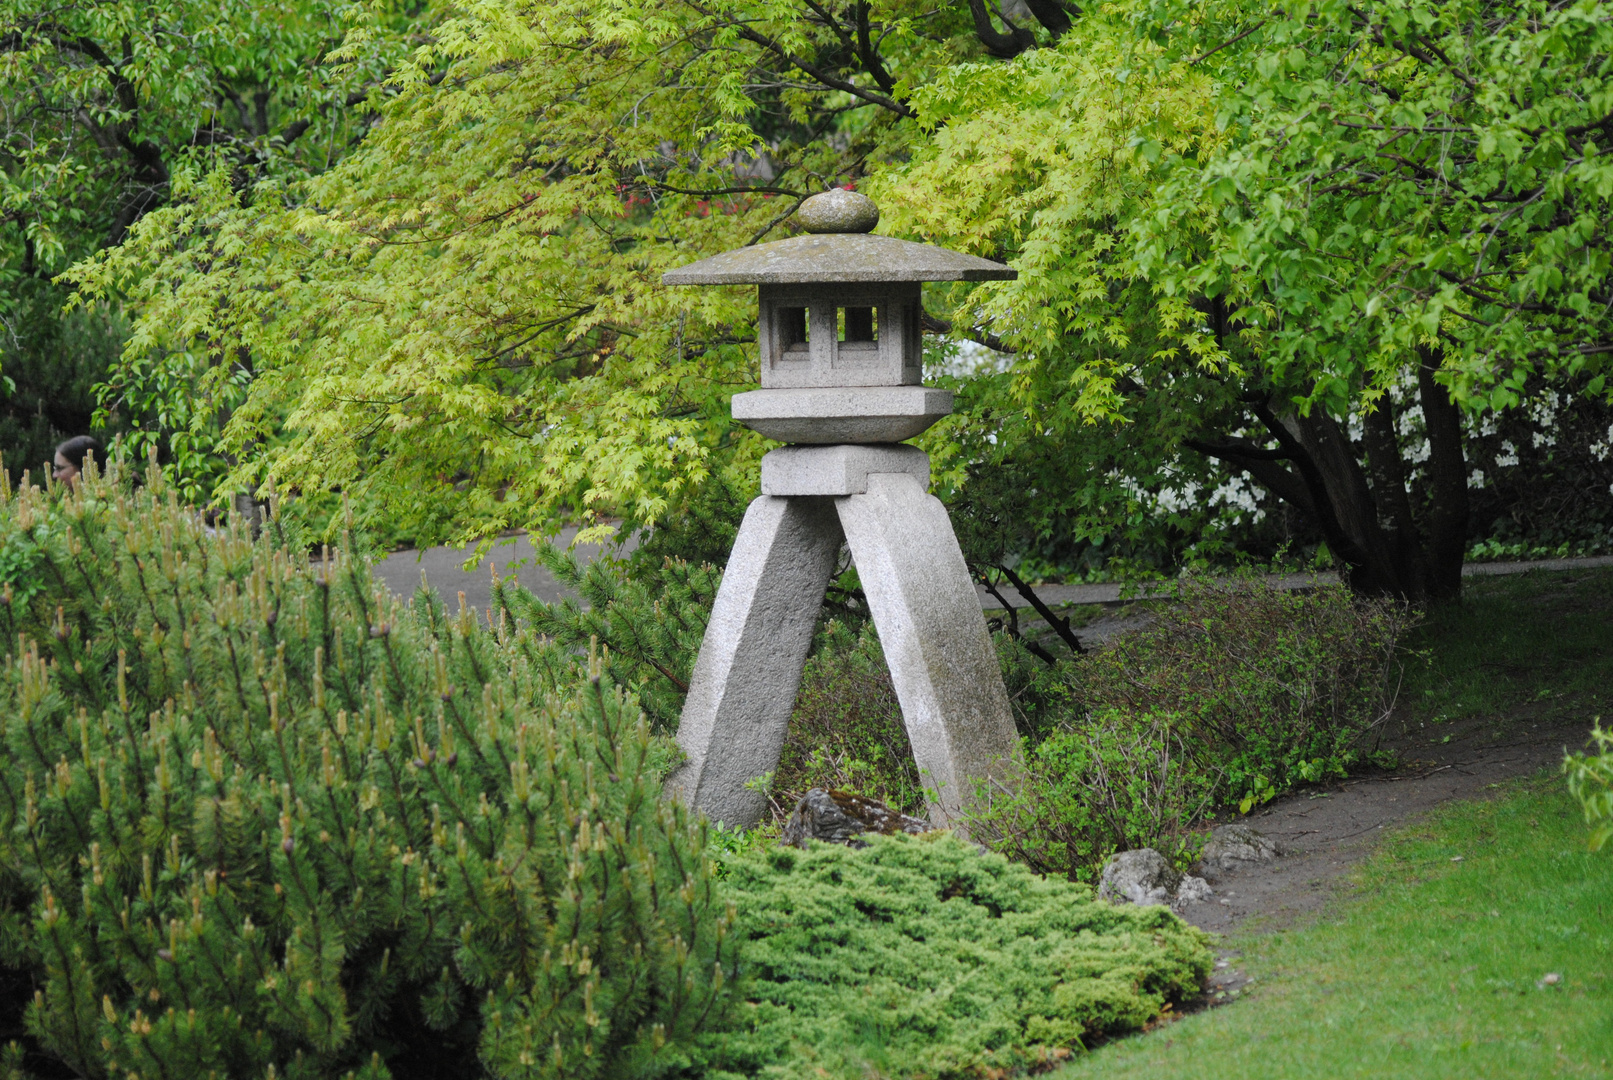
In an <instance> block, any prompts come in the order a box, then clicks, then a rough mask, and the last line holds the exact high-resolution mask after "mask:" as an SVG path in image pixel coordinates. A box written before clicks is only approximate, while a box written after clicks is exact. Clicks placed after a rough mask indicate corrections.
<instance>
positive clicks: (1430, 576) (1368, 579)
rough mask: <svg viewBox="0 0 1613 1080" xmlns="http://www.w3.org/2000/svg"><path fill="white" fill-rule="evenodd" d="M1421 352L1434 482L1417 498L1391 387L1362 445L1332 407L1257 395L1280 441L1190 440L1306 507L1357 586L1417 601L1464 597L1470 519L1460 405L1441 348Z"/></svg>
mask: <svg viewBox="0 0 1613 1080" xmlns="http://www.w3.org/2000/svg"><path fill="white" fill-rule="evenodd" d="M1417 359H1418V365H1417V387H1418V397H1419V401H1420V403H1421V405H1422V410H1423V416H1424V418H1425V420H1426V421H1427V430H1428V446H1429V454H1428V463H1427V467H1426V476H1427V483H1426V486H1425V487H1424V489H1423V490H1421V491H1419V492H1418V493H1417V494H1418V495H1419V496H1421V497H1420V498H1418V499H1416V500H1414V499H1413V493H1412V491H1411V487H1410V483H1409V478H1408V475H1407V470H1406V464H1405V461H1404V459H1403V458H1402V457H1401V454H1400V446H1399V442H1398V440H1397V437H1396V430H1395V414H1394V404H1393V402H1392V401H1391V400H1390V398H1389V397H1388V395H1385V396H1384V397H1383V398H1382V399H1381V400H1380V401H1379V402H1378V403H1377V406H1376V408H1375V409H1374V410H1373V411H1372V412H1371V413H1369V414H1367V416H1366V417H1365V423H1364V430H1363V438H1362V448H1361V450H1358V449H1357V448H1356V447H1355V445H1353V444H1352V443H1351V441H1350V439H1349V437H1348V435H1347V434H1346V433H1345V431H1344V429H1343V428H1342V427H1341V426H1340V425H1339V422H1338V421H1337V420H1335V419H1334V418H1333V417H1332V416H1329V415H1328V414H1326V413H1325V412H1322V411H1320V410H1313V411H1312V412H1311V414H1310V415H1308V416H1301V415H1299V414H1297V413H1286V414H1282V415H1279V414H1278V413H1277V412H1276V411H1275V410H1276V408H1277V407H1279V406H1277V404H1276V403H1275V402H1269V401H1265V400H1260V399H1257V398H1250V399H1246V400H1248V402H1249V407H1250V411H1251V412H1252V413H1253V414H1254V416H1255V417H1256V418H1257V419H1258V420H1259V421H1260V423H1261V424H1262V425H1263V426H1264V427H1265V429H1266V431H1267V432H1268V433H1269V435H1270V436H1271V438H1272V440H1274V441H1275V442H1276V443H1277V444H1278V446H1277V449H1274V450H1273V449H1267V448H1265V447H1261V446H1259V445H1257V444H1255V443H1252V442H1249V441H1248V440H1244V439H1231V440H1222V441H1209V440H1201V439H1191V440H1188V442H1187V445H1188V446H1189V447H1190V448H1192V449H1194V450H1198V451H1199V452H1200V453H1204V454H1207V455H1209V456H1211V457H1216V458H1220V459H1221V460H1223V461H1226V462H1227V463H1228V464H1230V465H1233V466H1235V467H1237V468H1239V469H1242V470H1243V471H1244V472H1245V473H1247V474H1248V475H1249V476H1250V477H1251V478H1252V479H1254V480H1255V481H1256V482H1258V483H1260V484H1261V485H1263V486H1264V487H1265V488H1266V489H1267V490H1269V491H1270V492H1271V493H1272V494H1273V495H1276V496H1277V497H1278V498H1279V499H1282V500H1283V501H1284V502H1286V503H1288V504H1289V505H1291V506H1293V507H1295V508H1296V509H1297V510H1299V511H1300V512H1301V513H1302V514H1304V515H1305V517H1307V518H1308V519H1309V520H1310V521H1312V522H1313V523H1314V524H1315V526H1316V527H1317V529H1318V530H1319V531H1320V532H1321V534H1322V537H1323V539H1324V540H1326V542H1327V546H1328V549H1329V550H1330V551H1331V552H1332V553H1333V556H1334V558H1335V559H1336V560H1337V561H1338V563H1339V567H1340V571H1341V574H1342V576H1343V578H1344V580H1345V581H1346V582H1347V583H1348V584H1349V586H1350V588H1351V589H1353V590H1354V591H1356V592H1358V593H1362V594H1364V595H1370V596H1393V597H1397V598H1399V599H1402V600H1406V601H1409V602H1412V603H1425V602H1441V601H1447V600H1455V599H1458V598H1460V596H1461V594H1462V558H1463V554H1464V552H1465V551H1466V548H1467V526H1468V495H1467V463H1466V458H1465V456H1464V454H1463V450H1462V418H1461V412H1460V410H1459V409H1458V407H1457V405H1456V403H1455V402H1454V401H1452V400H1451V396H1450V394H1449V392H1448V391H1446V389H1445V388H1444V387H1443V386H1440V385H1439V383H1438V382H1436V381H1435V378H1434V376H1435V373H1436V372H1437V371H1438V370H1439V366H1440V363H1441V362H1442V359H1443V357H1442V355H1441V354H1440V353H1439V352H1438V351H1435V350H1425V351H1420V352H1419V354H1418V358H1417ZM1362 450H1364V455H1363V453H1362ZM1363 456H1364V457H1365V464H1364V465H1363V461H1362V458H1363ZM1419 510H1420V512H1419Z"/></svg>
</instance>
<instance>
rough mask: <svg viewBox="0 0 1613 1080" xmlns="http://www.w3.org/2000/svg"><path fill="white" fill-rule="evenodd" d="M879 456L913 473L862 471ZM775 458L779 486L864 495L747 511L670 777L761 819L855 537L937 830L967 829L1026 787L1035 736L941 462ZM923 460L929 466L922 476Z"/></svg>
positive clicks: (842, 455) (714, 807) (716, 804)
mask: <svg viewBox="0 0 1613 1080" xmlns="http://www.w3.org/2000/svg"><path fill="white" fill-rule="evenodd" d="M868 451H874V452H875V453H876V454H877V453H879V452H884V453H886V454H887V456H888V460H887V462H886V464H887V465H900V466H902V468H901V469H900V471H895V470H893V471H888V472H880V471H868V470H863V469H859V468H858V461H859V455H862V456H861V461H862V462H863V463H868V462H870V461H873V458H872V456H871V455H869V454H867V452H868ZM773 453H774V454H780V455H784V457H783V458H782V459H781V461H780V462H779V463H776V464H775V465H774V467H773V468H772V469H771V470H770V469H769V465H768V459H767V458H764V459H763V476H764V477H766V476H768V475H769V474H770V472H771V474H772V475H773V476H774V477H775V479H777V478H778V477H785V478H786V479H789V480H792V481H793V482H796V483H797V485H798V486H801V487H814V488H825V489H826V488H845V489H848V491H847V493H845V494H837V495H830V494H790V495H762V496H761V497H760V498H758V499H756V500H755V501H754V502H753V503H751V505H750V508H749V509H748V510H747V511H746V513H745V520H744V523H743V524H742V525H741V526H740V530H739V535H738V538H737V539H736V540H735V542H734V550H733V554H732V556H731V557H730V559H729V563H728V569H727V571H726V572H725V573H724V575H723V581H722V586H721V588H720V589H719V590H718V593H717V600H716V604H715V606H714V607H713V609H712V613H711V622H710V623H709V624H708V625H707V627H706V636H705V640H704V642H703V643H702V645H701V648H700V658H699V660H698V661H697V662H696V664H695V670H694V676H693V678H692V680H691V683H690V687H689V696H688V698H687V700H686V702H685V705H684V710H683V717H682V722H681V724H680V725H679V728H678V744H679V746H681V747H682V748H683V751H684V753H685V754H687V755H688V761H687V762H686V763H685V764H684V765H683V766H682V767H681V768H680V769H679V770H678V771H677V772H676V773H674V774H673V775H672V777H671V778H670V779H669V780H668V781H667V790H668V793H669V794H671V795H674V796H675V797H678V798H682V799H683V800H684V801H686V802H687V803H689V804H690V805H691V806H692V807H694V808H695V809H698V810H703V811H705V812H706V813H707V814H708V815H710V816H711V817H712V818H713V819H715V820H718V821H723V822H725V823H727V824H729V825H735V826H750V825H754V824H755V823H756V822H757V821H759V820H760V819H761V817H762V815H763V814H764V813H765V811H766V809H767V798H766V796H765V795H764V794H763V793H762V792H760V791H757V790H753V789H752V788H750V787H747V786H746V785H747V784H749V783H750V782H752V781H754V780H755V779H756V778H758V777H760V776H764V775H766V774H767V773H770V772H772V771H773V770H774V769H775V768H777V766H778V760H779V755H780V753H781V751H782V750H783V747H784V734H785V729H786V727H787V726H788V724H789V719H790V713H791V712H792V711H793V710H794V707H795V697H796V692H797V690H798V689H799V688H800V681H801V669H802V667H803V665H804V664H805V662H806V654H807V649H808V647H809V646H810V644H811V640H812V629H813V626H814V624H815V623H816V621H817V614H818V611H819V609H820V606H821V604H822V601H823V593H824V590H825V588H826V587H827V586H828V583H829V577H830V575H831V574H832V573H833V572H834V567H835V561H836V558H837V556H838V554H839V550H840V543H841V541H842V539H844V541H845V543H846V544H847V546H849V547H850V549H851V555H852V558H853V559H854V560H855V561H856V564H857V568H858V574H859V576H860V578H861V579H862V584H863V589H864V592H865V594H866V595H867V598H868V607H869V611H870V613H871V614H872V616H873V619H874V625H875V627H876V628H877V629H878V631H879V638H880V642H881V644H882V646H883V648H884V652H885V659H886V662H887V663H888V664H889V665H890V671H891V682H892V684H893V686H894V687H895V690H896V697H897V700H898V701H900V703H901V706H902V720H903V723H904V724H905V725H906V727H907V733H908V738H909V740H910V741H911V742H912V744H913V756H914V757H915V758H916V759H917V762H918V767H919V774H920V777H921V778H922V780H923V783H924V788H925V794H926V796H927V798H928V800H929V816H930V821H931V823H932V824H934V825H935V826H937V827H938V828H962V826H963V814H964V813H965V811H966V810H967V808H968V806H969V804H970V803H971V801H972V798H973V796H974V794H975V792H974V790H973V788H974V786H975V785H977V784H981V783H988V784H989V783H993V782H997V783H1003V784H1011V783H1012V781H1013V776H1014V774H1015V772H1016V771H1017V760H1018V759H1017V754H1018V745H1019V740H1018V735H1017V733H1016V732H1015V730H1014V723H1013V718H1012V715H1011V713H1010V712H1009V707H1008V695H1007V693H1006V692H1005V690H1004V688H1003V683H1002V675H1001V673H1000V672H999V670H998V667H997V655H996V652H995V650H994V649H993V648H992V644H991V637H990V635H989V634H988V632H987V630H986V623H985V618H984V616H983V615H982V614H981V611H980V601H979V599H978V597H977V596H976V594H975V589H974V584H973V582H972V581H971V580H970V578H969V571H968V569H967V567H965V565H964V562H963V553H962V551H961V550H960V549H959V547H958V541H957V537H956V536H955V535H954V533H953V531H952V524H951V522H950V521H949V520H948V518H947V513H946V508H945V507H944V506H942V505H941V502H940V500H938V499H936V498H934V497H933V496H931V495H929V494H928V493H927V490H926V489H927V487H928V474H929V460H928V458H927V457H925V455H924V454H923V452H922V451H919V450H917V449H915V448H913V447H855V446H837V447H821V448H819V447H786V448H785V449H783V450H776V451H774V452H773ZM913 455H917V456H918V457H919V458H923V459H924V460H923V476H922V478H921V476H920V475H917V472H916V469H915V468H914V466H915V465H916V464H917V462H916V460H915V459H914V457H913ZM772 456H773V455H772V454H769V455H768V458H772ZM814 456H815V457H816V460H815V461H814V460H813V458H814ZM873 463H874V464H875V465H877V464H878V462H877V461H873ZM814 477H815V478H816V479H813V478H814ZM803 478H806V479H803ZM853 488H860V490H855V491H853V490H849V489H853Z"/></svg>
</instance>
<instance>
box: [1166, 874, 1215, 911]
mask: <svg viewBox="0 0 1613 1080" xmlns="http://www.w3.org/2000/svg"><path fill="white" fill-rule="evenodd" d="M1214 895H1215V890H1214V889H1212V888H1210V883H1209V882H1208V881H1205V880H1204V879H1203V878H1201V877H1194V876H1193V875H1192V874H1183V875H1182V880H1181V882H1180V884H1178V885H1177V886H1176V898H1175V899H1174V900H1173V901H1171V907H1173V908H1176V909H1178V910H1180V909H1181V907H1182V905H1183V904H1201V903H1204V902H1205V901H1207V900H1209V899H1210V897H1212V896H1214Z"/></svg>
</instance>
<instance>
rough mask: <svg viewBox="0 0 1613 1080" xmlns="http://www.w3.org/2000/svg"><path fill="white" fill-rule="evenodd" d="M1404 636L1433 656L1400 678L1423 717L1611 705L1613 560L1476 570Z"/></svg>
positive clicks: (1553, 712) (1528, 716)
mask: <svg viewBox="0 0 1613 1080" xmlns="http://www.w3.org/2000/svg"><path fill="white" fill-rule="evenodd" d="M1407 644H1408V646H1409V647H1410V648H1411V649H1413V650H1416V651H1418V652H1420V653H1422V654H1423V656H1424V657H1425V658H1426V662H1417V661H1413V662H1411V663H1409V664H1408V665H1407V667H1406V679H1405V682H1404V683H1403V685H1402V687H1401V695H1400V701H1401V704H1402V705H1403V706H1405V707H1406V708H1407V710H1408V711H1409V713H1411V714H1412V715H1414V716H1415V717H1416V718H1417V719H1418V720H1423V721H1428V722H1431V723H1438V722H1441V721H1457V720H1463V719H1468V718H1472V717H1480V716H1482V717H1486V718H1491V719H1501V718H1502V717H1506V718H1508V719H1510V720H1511V721H1513V722H1529V721H1531V720H1549V719H1554V718H1557V717H1562V716H1572V717H1573V718H1575V719H1579V718H1583V719H1585V720H1586V721H1589V719H1590V717H1591V715H1593V714H1594V713H1597V712H1600V711H1603V710H1608V711H1609V712H1610V714H1613V710H1610V709H1609V708H1608V704H1607V703H1608V701H1609V694H1610V692H1613V690H1610V688H1613V569H1595V570H1579V571H1572V572H1562V571H1555V572H1553V571H1535V572H1533V573H1528V574H1518V575H1516V576H1510V577H1477V578H1469V579H1468V581H1467V583H1466V587H1465V589H1464V594H1463V598H1462V603H1461V604H1460V605H1457V606H1452V607H1447V608H1441V609H1436V610H1434V611H1433V612H1432V613H1430V614H1429V616H1428V617H1427V619H1426V620H1425V621H1424V622H1423V623H1422V625H1420V626H1418V627H1417V628H1416V629H1415V630H1414V631H1413V632H1412V634H1411V635H1410V639H1409V640H1408V642H1407ZM1587 726H1589V725H1588V724H1587Z"/></svg>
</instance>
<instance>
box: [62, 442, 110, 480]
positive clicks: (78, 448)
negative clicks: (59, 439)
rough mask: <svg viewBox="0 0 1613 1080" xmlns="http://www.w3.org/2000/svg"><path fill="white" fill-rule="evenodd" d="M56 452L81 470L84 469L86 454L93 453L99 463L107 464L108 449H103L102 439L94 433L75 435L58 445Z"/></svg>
mask: <svg viewBox="0 0 1613 1080" xmlns="http://www.w3.org/2000/svg"><path fill="white" fill-rule="evenodd" d="M56 452H57V453H58V454H60V455H62V457H64V458H66V459H67V463H68V464H69V465H71V466H73V468H75V469H77V470H79V471H80V472H83V471H84V455H85V454H91V453H93V454H94V455H95V460H96V462H97V463H98V464H101V465H105V464H106V451H105V450H104V449H102V447H101V442H100V440H99V439H97V438H96V437H95V436H93V435H75V436H73V437H72V438H71V439H68V440H67V441H66V442H64V443H62V444H61V445H60V446H58V447H57V448H56Z"/></svg>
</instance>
